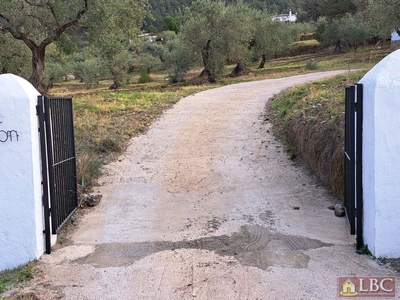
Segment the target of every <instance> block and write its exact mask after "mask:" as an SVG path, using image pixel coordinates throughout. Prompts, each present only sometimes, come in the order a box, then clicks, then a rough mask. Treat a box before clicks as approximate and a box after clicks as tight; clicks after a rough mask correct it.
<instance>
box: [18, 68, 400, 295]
mask: <svg viewBox="0 0 400 300" xmlns="http://www.w3.org/2000/svg"><path fill="white" fill-rule="evenodd" d="M337 73H339V71H336V72H322V73H315V74H307V75H299V76H294V77H289V78H282V79H273V80H263V81H257V82H249V83H241V84H235V85H230V86H225V87H221V88H216V89H213V90H208V91H204V92H201V93H197V94H195V95H192V96H189V97H186V98H184V99H182V100H181V101H180V102H178V103H177V104H176V105H175V106H174V107H173V108H172V109H170V110H169V111H167V112H165V113H164V114H163V116H162V117H161V118H160V119H159V120H157V121H156V122H155V123H154V124H153V125H152V126H151V128H150V130H149V131H148V132H147V133H146V134H144V135H141V136H139V137H135V138H133V139H132V140H131V143H130V146H129V148H128V150H127V152H126V153H124V155H122V156H121V157H120V159H118V160H117V161H116V162H114V163H112V164H110V165H108V166H107V168H106V174H105V175H104V176H103V177H102V178H101V179H100V184H101V186H100V187H99V191H100V193H101V194H102V195H103V198H102V201H101V202H100V204H99V205H98V206H96V207H95V209H94V210H93V211H91V212H90V213H88V214H86V215H85V216H84V217H83V219H82V220H81V221H80V225H79V228H78V229H77V230H76V232H75V233H74V235H73V238H72V240H73V243H72V244H71V245H68V246H65V247H62V248H61V249H58V250H56V251H54V252H53V253H52V254H51V255H45V256H43V257H42V258H41V259H40V261H39V262H38V264H37V267H36V269H37V272H38V275H37V276H36V277H35V279H34V280H33V281H32V282H31V284H30V285H29V286H28V287H27V288H25V291H27V292H32V293H34V294H36V295H37V296H38V298H39V299H157V300H158V299H218V300H224V299H226V300H233V299H238V300H242V299H254V300H255V299H264V300H265V299H285V300H287V299H296V300H298V299H336V298H337V295H338V288H337V280H338V276H361V275H363V276H367V275H369V276H372V275H373V276H387V275H393V273H392V271H390V270H389V269H387V268H386V267H384V266H380V265H379V264H378V263H377V262H376V261H374V260H372V259H371V258H370V257H368V256H365V255H358V254H356V253H355V251H354V242H355V240H354V237H353V236H350V235H349V234H348V232H349V230H348V228H347V224H346V219H345V218H338V217H335V216H334V214H333V212H332V211H331V210H329V209H327V207H328V206H329V205H331V204H335V203H337V200H336V199H334V198H332V197H331V196H330V195H329V194H328V193H327V192H326V191H325V189H324V188H322V187H320V186H319V185H318V184H317V183H316V181H315V180H314V179H313V178H312V177H310V176H309V175H308V173H307V171H305V170H304V169H303V168H302V167H300V166H296V165H294V163H293V162H292V161H291V160H290V159H289V158H288V156H287V153H286V152H285V151H284V148H283V147H282V145H281V143H280V142H279V141H277V140H275V138H274V136H273V134H272V132H271V124H270V123H269V122H268V120H266V118H265V111H264V109H265V104H266V103H267V101H268V99H269V98H270V97H272V96H273V95H274V94H277V93H279V92H280V91H282V90H284V89H286V88H288V87H291V86H294V85H297V84H301V83H305V82H307V81H312V80H317V79H319V78H323V77H328V76H332V75H334V74H337ZM394 276H397V275H394ZM398 294H399V293H398Z"/></svg>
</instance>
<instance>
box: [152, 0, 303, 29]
mask: <svg viewBox="0 0 400 300" xmlns="http://www.w3.org/2000/svg"><path fill="white" fill-rule="evenodd" d="M194 1H195V0H149V4H150V6H151V12H152V14H153V18H154V19H153V20H151V19H147V20H146V26H148V25H154V26H155V27H157V28H158V29H159V30H160V29H161V26H162V23H163V20H164V18H165V17H166V16H172V17H175V15H176V12H177V11H178V10H179V9H183V8H184V7H190V6H191V5H192V2H194ZM226 2H227V3H232V2H235V0H226ZM243 2H245V3H249V4H250V6H251V7H254V8H257V9H260V10H267V11H268V12H270V13H271V14H282V13H289V10H291V11H292V12H293V13H297V12H298V11H300V8H301V6H302V4H303V2H304V0H243Z"/></svg>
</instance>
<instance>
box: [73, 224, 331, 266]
mask: <svg viewBox="0 0 400 300" xmlns="http://www.w3.org/2000/svg"><path fill="white" fill-rule="evenodd" d="M326 246H331V245H330V244H326V243H323V242H321V241H319V240H314V239H309V238H306V237H299V236H292V235H283V234H280V233H275V232H271V231H270V230H268V229H267V228H264V227H262V226H258V225H244V226H242V227H241V230H240V232H236V233H234V234H232V236H227V235H222V236H215V237H206V238H201V239H197V240H192V241H179V242H168V241H160V242H143V243H127V244H120V243H111V244H100V245H96V248H95V251H94V252H93V253H91V254H89V255H87V256H85V257H82V258H79V259H76V260H75V261H74V262H77V263H80V264H91V265H93V266H94V267H98V268H103V267H119V266H128V265H131V264H133V263H134V262H135V261H137V260H139V259H142V258H144V257H146V256H149V255H151V254H154V253H157V252H161V251H168V250H170V251H175V250H179V249H200V250H209V251H214V252H215V253H217V254H219V255H221V256H233V257H235V258H236V259H237V260H238V261H239V263H240V264H242V265H244V266H252V267H256V268H260V269H262V270H266V269H267V268H268V267H271V266H280V267H289V268H306V267H307V264H308V261H309V259H310V258H309V256H307V255H306V254H304V253H303V252H302V250H308V249H316V248H320V247H326Z"/></svg>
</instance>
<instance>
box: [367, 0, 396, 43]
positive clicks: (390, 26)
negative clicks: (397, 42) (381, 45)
mask: <svg viewBox="0 0 400 300" xmlns="http://www.w3.org/2000/svg"><path fill="white" fill-rule="evenodd" d="M399 11H400V0H374V1H369V2H368V6H367V10H366V13H365V16H366V21H367V22H368V23H369V24H371V26H373V27H375V28H376V30H377V33H378V35H379V36H380V37H381V38H382V39H384V40H385V39H387V38H388V37H390V34H391V32H392V31H397V33H399V34H400V14H399Z"/></svg>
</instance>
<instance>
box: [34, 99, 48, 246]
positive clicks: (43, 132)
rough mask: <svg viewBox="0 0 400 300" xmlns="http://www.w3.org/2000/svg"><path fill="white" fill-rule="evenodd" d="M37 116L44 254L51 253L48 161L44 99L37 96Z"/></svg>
mask: <svg viewBox="0 0 400 300" xmlns="http://www.w3.org/2000/svg"><path fill="white" fill-rule="evenodd" d="M37 114H38V117H39V133H40V134H39V136H40V151H41V161H42V201H43V208H44V232H43V233H44V235H45V246H46V253H47V254H50V253H51V228H50V206H49V178H48V169H49V167H48V160H47V147H46V124H45V123H46V122H45V106H44V97H43V96H38V106H37Z"/></svg>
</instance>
